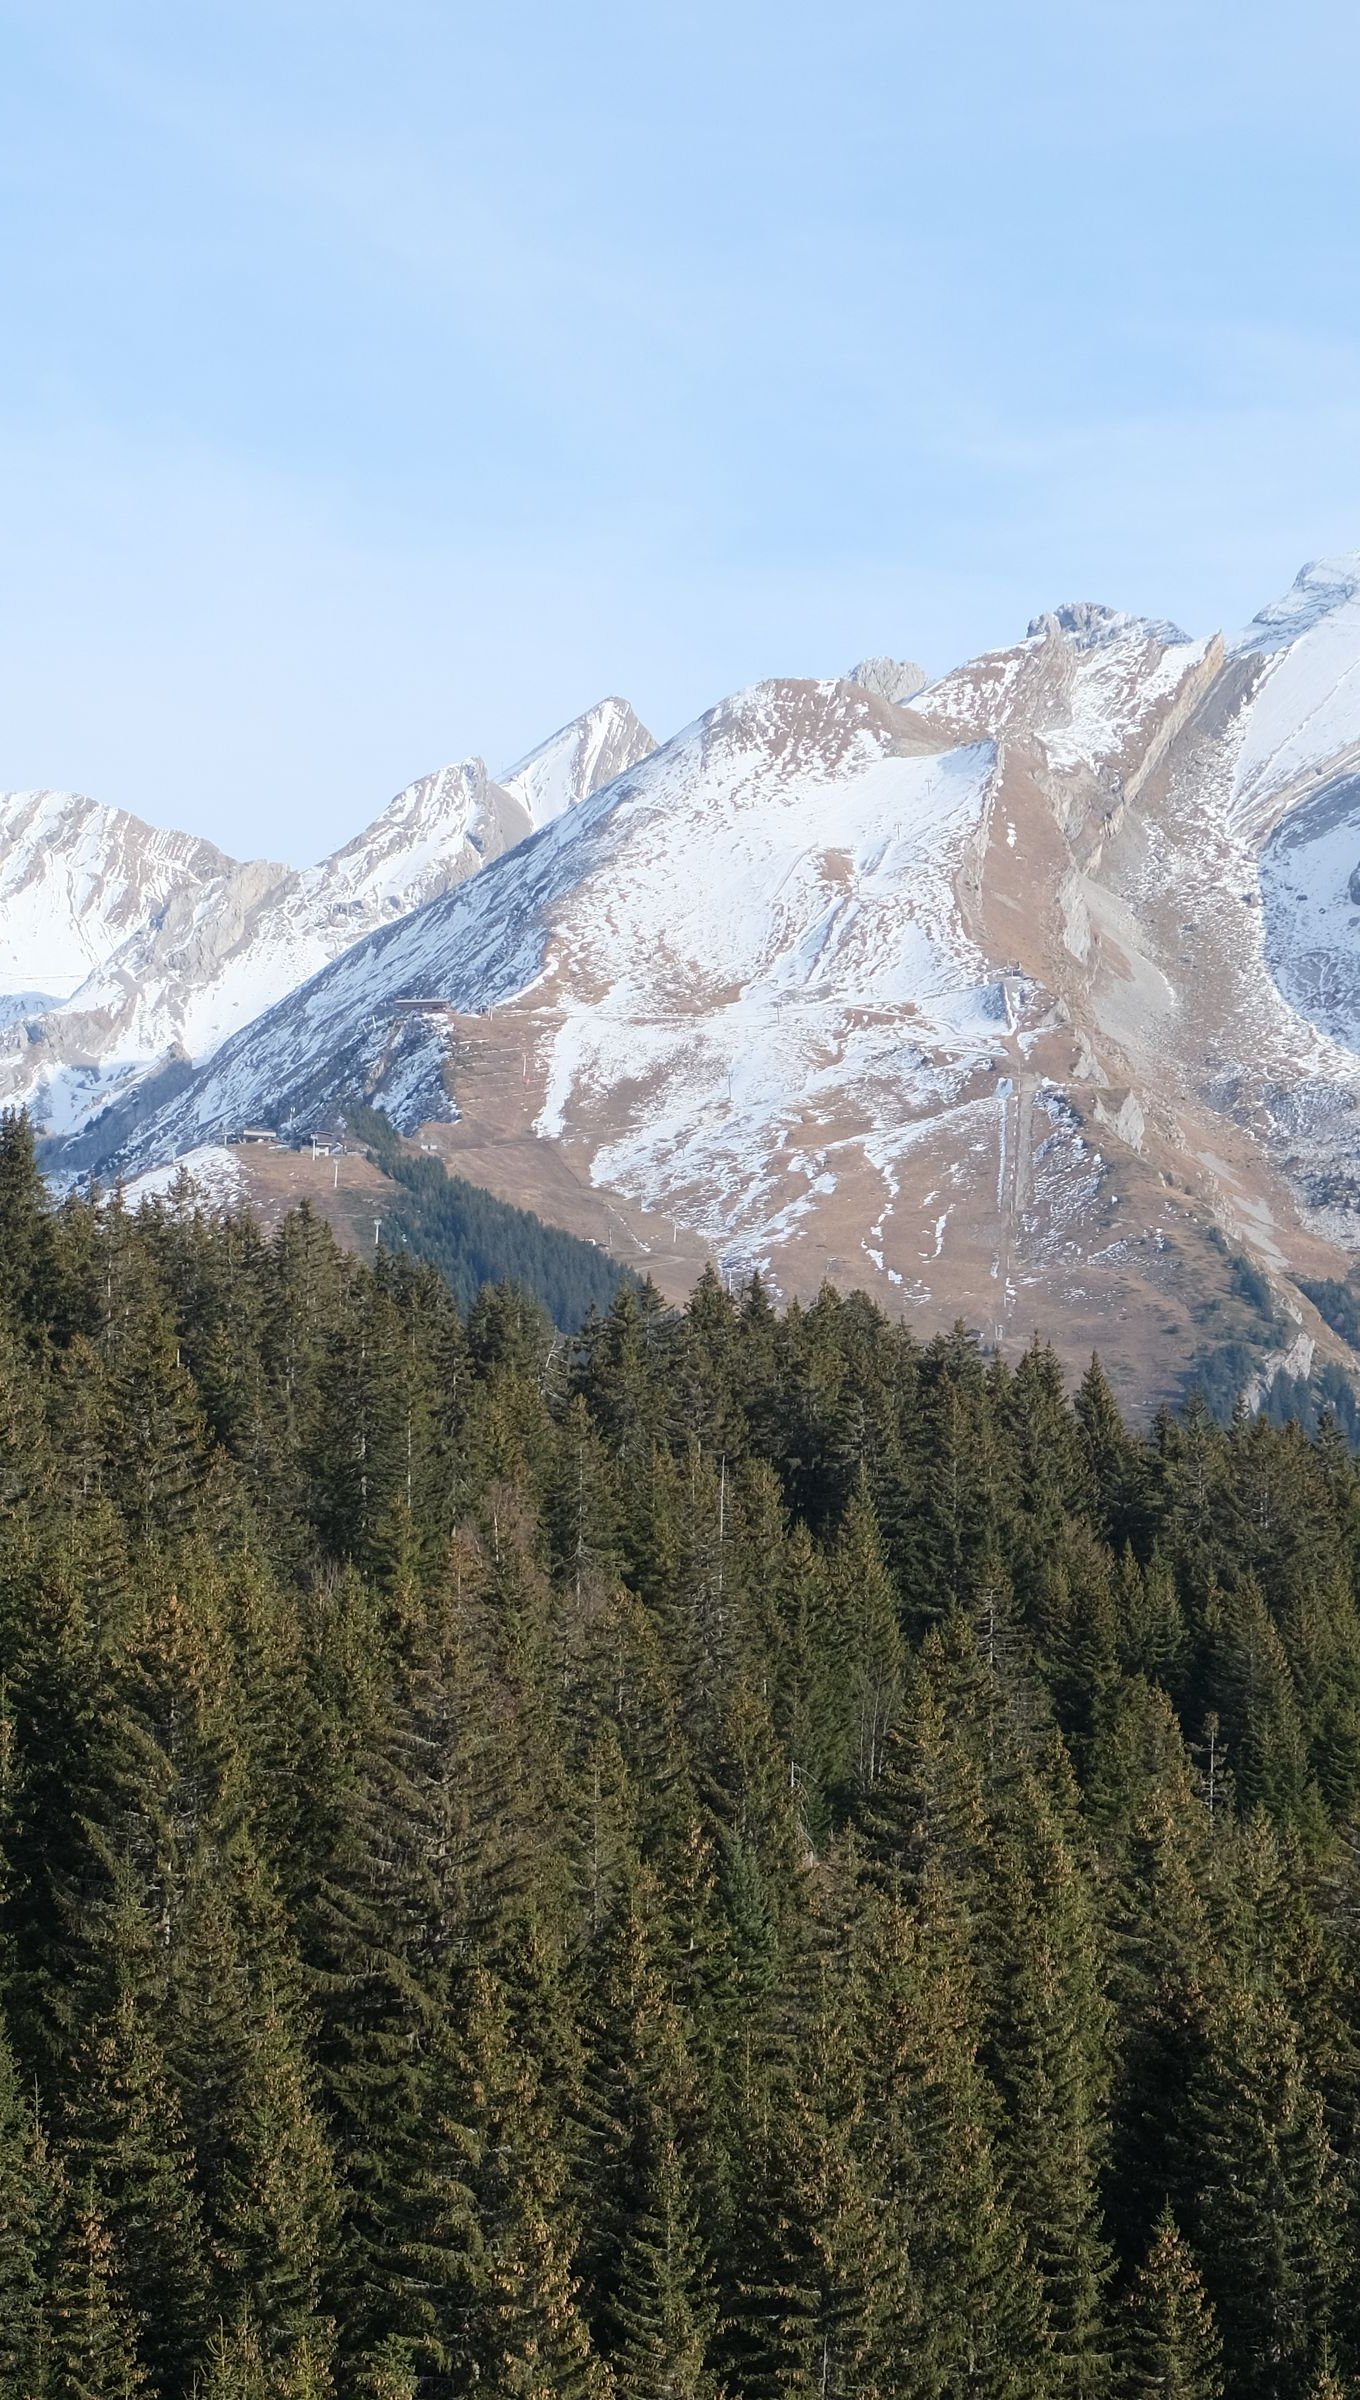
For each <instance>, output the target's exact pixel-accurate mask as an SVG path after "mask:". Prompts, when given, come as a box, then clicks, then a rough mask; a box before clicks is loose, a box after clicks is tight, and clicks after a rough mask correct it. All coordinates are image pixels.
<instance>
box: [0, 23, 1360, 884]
mask: <svg viewBox="0 0 1360 2400" xmlns="http://www.w3.org/2000/svg"><path fill="white" fill-rule="evenodd" d="M1358 71H1360V12H1357V11H1356V10H1354V8H1353V7H1349V6H1344V5H1341V4H1340V0H1325V4H1324V0H1294V4H1293V5H1292V6H1291V7H1289V8H1281V7H1279V6H1278V5H1275V6H1270V7H1266V6H1264V5H1260V4H1259V0H1234V5H1233V6H1232V7H1229V6H1228V5H1227V4H1226V0H1213V4H1212V5H1206V4H1204V0H1201V4H1200V5H1198V6H1196V5H1195V0H1178V5H1176V6H1172V5H1168V4H1164V0H1138V4H1137V5H1126V0H1082V5H1077V4H1076V0H1033V4H1032V5H1029V6H1021V5H1018V4H1016V0H971V4H970V0H954V5H953V6H952V7H951V8H949V9H947V10H946V9H945V8H944V7H942V6H940V5H938V4H937V5H933V6H930V7H924V6H918V5H915V4H914V0H907V4H899V5H897V6H889V5H880V4H879V0H860V4H858V5H856V4H855V0H841V4H840V5H839V6H838V7H837V8H834V9H833V8H832V7H831V6H830V5H816V6H813V5H808V4H807V0H778V5H775V4H774V0H769V4H767V0H723V4H719V0H685V5H683V6H680V5H673V4H672V0H649V5H647V6H645V7H640V6H639V5H638V0H626V4H625V0H576V5H575V6H574V7H572V8H563V7H561V6H560V5H552V6H550V5H548V4H547V0H496V5H495V6H491V7H489V6H479V7H477V8H475V9H474V8H471V7H465V6H462V5H460V4H459V0H382V4H381V5H376V4H372V0H267V4H266V0H118V5H117V7H115V8H110V7H109V5H108V0H0V211H2V212H3V224H4V238H3V242H2V243H0V337H2V338H3V352H0V356H2V357H3V372H2V373H0V435H2V437H3V448H2V451H0V455H2V456H3V480H2V482H0V534H2V536H3V550H4V572H3V576H2V577H0V595H2V596H0V612H2V621H0V662H2V663H0V680H2V689H0V786H11V787H12V786H15V785H23V784H30V783H52V784H61V785H68V786H75V787H76V788H78V789H82V790H86V791H89V792H91V793H93V794H94V795H95V796H96V797H97V798H100V799H103V800H108V801H112V802H117V803H120V804H122V805H124V806H127V807H132V808H136V809H137V810H139V811H140V812H141V813H142V814H144V815H146V816H149V817H150V818H152V819H153V820H154V821H156V822H159V823H176V824H183V825H186V826H190V827H192V828H194V829H195V830H199V831H203V832H206V833H209V834H211V835H213V836H214V838H216V839H217V840H219V841H221V842H222V843H223V844H224V845H226V846H227V847H228V848H231V849H234V850H236V851H238V852H245V851H264V852H267V853H270V854H272V855H275V856H281V857H286V858H292V859H296V860H302V859H304V858H308V857H311V856H314V855H316V854H317V853H319V852H320V851H322V850H324V849H327V848H330V847H331V846H333V844H334V843H335V842H337V841H340V840H343V839H344V838H346V837H347V836H348V835H349V834H350V833H352V832H353V831H354V830H356V828H357V827H358V826H359V825H360V824H361V823H363V822H364V821H365V820H366V819H367V818H368V817H369V816H371V815H373V814H374V813H375V812H376V810H377V809H378V808H379V807H380V806H381V804H382V803H383V801H384V800H385V799H386V798H387V797H388V796H389V795H390V793H391V792H392V791H394V790H395V789H396V788H397V787H398V786H399V785H400V784H402V783H403V782H405V781H406V780H408V779H409V778H410V777H411V776H413V775H415V774H418V773H420V772H422V771H424V770H425V769H427V768H429V767H431V766H433V765H435V764H437V763H439V762H441V761H443V760H445V759H448V758H452V757H458V756H462V755H464V754H466V753H468V752H470V751H474V750H475V751H481V752H482V753H483V754H484V755H485V756H486V757H487V758H488V760H489V762H490V764H491V765H492V767H493V769H494V768H495V767H497V766H504V765H505V764H507V763H508V762H509V761H510V759H511V758H513V757H514V756H515V755H516V754H517V752H519V751H521V750H523V749H525V748H527V747H528V746H529V745H530V744H531V743H533V742H534V741H536V740H538V739H539V738H541V737H542V736H543V735H544V734H546V733H548V732H550V731H551V730H552V729H553V727H554V726H555V725H557V724H558V723H560V722H562V721H563V720H564V719H565V718H566V717H568V716H571V715H572V714H574V713H575V711H576V710H577V709H579V708H581V707H583V706H585V705H586V704H588V703H589V702H590V701H591V700H593V699H595V698H596V697H598V696H599V695H600V694H601V693H603V692H605V691H611V690H617V691H622V692H624V693H625V694H626V695H627V696H628V697H629V698H630V699H632V700H633V702H634V704H635V705H636V706H637V707H638V709H639V710H640V712H641V713H642V715H643V716H644V717H645V718H646V719H647V721H648V723H649V724H651V725H652V727H653V729H654V730H655V731H656V732H657V733H659V734H663V735H664V734H665V733H667V732H669V731H672V730H673V729H674V728H675V727H676V726H677V725H679V724H681V723H683V722H685V721H686V720H687V719H688V718H689V717H691V716H693V715H694V714H696V713H697V712H698V711H699V710H700V709H702V708H704V707H706V706H708V705H709V704H710V703H711V702H712V701H713V700H715V699H717V698H718V697H720V696H721V695H722V694H723V693H724V692H725V691H728V690H730V689H733V688H734V687H736V686H737V685H739V684H742V683H745V682H749V681H751V680H752V679H754V678H755V677H757V676H761V675H766V674H772V673H788V674H824V673H834V672H836V671H837V670H838V669H840V668H842V667H843V666H845V665H848V664H849V663H850V662H851V661H852V660H853V659H854V658H856V657H858V656H860V655H862V654H863V653H864V652H865V651H880V650H882V651H889V652H892V653H894V654H896V655H903V656H913V657H918V658H920V659H921V660H922V661H923V662H924V663H925V664H926V665H928V666H929V667H931V668H933V669H940V668H943V667H945V666H947V665H949V664H950V663H952V662H953V661H954V660H955V659H956V658H958V657H961V656H963V655H965V654H967V653H969V652H972V651H974V650H977V649H979V648H982V647H985V646H988V645H994V644H998V643H1001V642H1004V641H1006V640H1008V639H1011V638H1013V637H1014V636H1015V634H1016V633H1018V632H1021V631H1023V629H1024V625H1025V623H1026V621H1027V619H1028V618H1029V617H1030V616H1031V615H1032V614H1033V613H1034V612H1035V611H1036V610H1038V609H1040V608H1043V607H1048V606H1052V605H1054V604H1055V603H1056V602H1058V601H1060V600H1062V599H1067V598H1072V597H1089V598H1101V599H1107V600H1110V601H1113V602H1115V603H1117V604H1119V605H1121V606H1126V607H1131V608H1139V609H1145V610H1147V611H1149V612H1152V613H1156V614H1159V615H1160V614H1170V615H1173V616H1176V617H1178V618H1180V619H1181V620H1182V621H1183V622H1184V623H1186V624H1187V625H1188V626H1190V627H1191V628H1193V629H1195V630H1205V629H1207V628H1208V627H1210V626H1211V625H1214V624H1218V623H1224V622H1227V623H1234V622H1237V621H1240V620H1241V619H1243V618H1244V617H1246V616H1249V615H1250V614H1252V612H1253V611H1254V610H1255V609H1256V608H1257V607H1258V606H1259V605H1261V603H1262V602H1264V601H1265V600H1267V599H1269V598H1271V597H1273V596H1274V595H1275V593H1276V592H1277V591H1279V590H1280V589H1282V588H1283V587H1284V586H1285V585H1286V584H1287V583H1288V582H1289V581H1290V580H1291V579H1292V576H1293V574H1294V572H1295V570H1296V569H1297V567H1298V566H1299V565H1300V563H1301V562H1302V561H1303V559H1304V558H1305V557H1309V556H1313V555H1317V554H1318V553H1321V552H1326V551H1329V550H1336V549H1343V548H1350V547H1357V546H1360V242H1357V239H1356V235H1357V205H1356V202H1357V189H1356V187H1357V176H1358V174H1360V168H1358V167H1357V148H1356V143H1355V138H1354V130H1353V124H1354V94H1355V90H1356V88H1357V75H1358Z"/></svg>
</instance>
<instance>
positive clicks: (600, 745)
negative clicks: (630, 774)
mask: <svg viewBox="0 0 1360 2400" xmlns="http://www.w3.org/2000/svg"><path fill="white" fill-rule="evenodd" d="M655 748H656V743H655V741H654V740H653V738H652V736H651V734H650V733H649V732H648V731H647V728H646V726H645V725H644V724H643V722H642V720H641V718H640V717H639V716H637V715H636V713H635V712H634V710H633V709H632V708H630V707H629V705H628V702H627V701H626V700H620V699H619V698H618V697H617V696H611V697H610V698H609V699H607V700H598V701H597V702H596V704H595V706H594V708H588V709H587V710H586V711H585V713H584V715H582V716H579V717H573V718H572V721H571V723H570V724H569V725H563V726H562V727H561V728H560V730H559V731H558V732H557V733H554V734H550V735H549V737H548V739H547V741H546V742H540V743H539V745H538V748H537V749H536V750H531V751H530V752H529V754H528V756H527V758H521V759H519V760H517V762H516V764H515V765H514V766H513V767H510V768H508V769H507V771H506V772H505V774H504V775H502V777H501V784H502V787H503V789H504V790H505V791H507V792H509V793H510V794H511V795H512V796H513V797H514V798H515V799H517V800H519V801H520V802H521V803H522V805H523V806H524V808H525V809H526V810H527V812H528V817H529V822H530V824H531V825H533V826H535V827H537V826H539V825H550V824H551V823H552V821H553V819H554V817H560V816H561V814H562V812H563V810H564V809H567V808H576V807H577V806H579V804H580V802H581V801H582V800H587V799H589V797H590V795H591V793H592V792H597V791H599V790H600V788H601V786H602V785H603V784H606V783H612V782H613V780H614V778H615V776H616V775H624V774H626V773H627V771H628V769H629V768H630V767H634V766H636V765H637V763H638V760H639V759H642V758H646V757H647V755H648V753H649V751H652V750H654V749H655Z"/></svg>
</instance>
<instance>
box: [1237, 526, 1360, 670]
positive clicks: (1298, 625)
mask: <svg viewBox="0 0 1360 2400" xmlns="http://www.w3.org/2000/svg"><path fill="white" fill-rule="evenodd" d="M1357 598H1360V550H1348V551H1342V552H1340V553H1339V554H1338V555H1337V556H1336V557H1335V558H1315V559H1310V560H1309V562H1308V564H1307V566H1304V567H1300V569H1299V571H1298V574H1297V575H1296V576H1295V578H1294V581H1293V582H1292V584H1291V585H1290V587H1289V589H1288V591H1287V592H1285V593H1283V594H1282V595H1281V597H1280V598H1279V599H1278V600H1272V601H1271V602H1270V603H1269V605H1268V606H1267V607H1265V608H1263V609H1261V610H1260V611H1259V612H1258V613H1257V615H1256V616H1254V617H1253V618H1252V620H1251V623H1250V625H1247V626H1245V627H1244V628H1243V630H1242V632H1241V633H1239V634H1237V635H1235V636H1234V637H1233V639H1232V640H1231V641H1230V642H1229V643H1228V653H1229V656H1238V655H1241V654H1242V653H1244V652H1247V653H1251V654H1259V655H1261V656H1268V655H1269V654H1270V653H1271V652H1272V651H1276V650H1282V649H1285V648H1287V647H1288V645H1289V644H1290V643H1292V642H1296V641H1298V640H1299V638H1300V636H1301V635H1303V634H1306V633H1310V632H1311V631H1312V630H1313V628H1314V627H1315V626H1317V625H1320V624H1321V623H1322V621H1323V619H1324V618H1327V617H1330V616H1333V615H1335V614H1337V612H1338V611H1346V610H1349V608H1350V606H1351V604H1352V603H1353V602H1354V601H1355V600H1356V599H1357Z"/></svg>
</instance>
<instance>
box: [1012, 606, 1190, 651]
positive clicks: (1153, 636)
mask: <svg viewBox="0 0 1360 2400" xmlns="http://www.w3.org/2000/svg"><path fill="white" fill-rule="evenodd" d="M1055 633H1062V634H1066V635H1067V637H1068V639H1069V640H1070V641H1071V642H1072V643H1074V644H1075V646H1076V648H1077V649H1078V650H1103V649H1106V648H1108V646H1109V645H1110V643H1112V642H1117V641H1120V640H1121V639H1122V638H1123V637H1124V635H1125V634H1129V633H1133V634H1137V635H1140V636H1141V637H1142V638H1143V639H1144V640H1146V641H1153V642H1161V643H1162V644H1163V645H1164V646H1165V647H1166V648H1167V649H1171V648H1173V647H1176V646H1178V645H1179V644H1181V643H1183V642H1188V641H1190V640H1191V638H1192V637H1191V635H1190V634H1188V633H1186V632H1184V631H1183V629H1182V628H1181V627H1180V626H1179V625H1174V624H1173V623H1172V622H1171V619H1170V618H1169V617H1138V616H1131V615H1130V614H1129V613H1128V612H1127V611H1126V610H1124V609H1122V608H1109V607H1107V605H1106V603H1105V602H1104V601H1103V600H1065V601H1064V602H1063V603H1062V605H1061V607H1059V608H1051V609H1046V610H1045V611H1044V613H1043V615H1042V616H1038V617H1031V619H1030V621H1029V626H1028V630H1027V639H1028V640H1030V641H1036V640H1041V639H1042V638H1043V637H1044V636H1045V635H1048V636H1051V635H1053V634H1055Z"/></svg>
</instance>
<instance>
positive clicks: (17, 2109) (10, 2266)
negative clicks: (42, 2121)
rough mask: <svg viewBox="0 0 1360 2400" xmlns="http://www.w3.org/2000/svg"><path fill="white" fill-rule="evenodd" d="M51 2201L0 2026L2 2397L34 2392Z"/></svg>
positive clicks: (28, 2107)
mask: <svg viewBox="0 0 1360 2400" xmlns="http://www.w3.org/2000/svg"><path fill="white" fill-rule="evenodd" d="M52 2197H53V2195H52V2170H51V2165H50V2162H49V2159H48V2155H47V2146H46V2143H45V2141H44V2139H43V2134H42V2129H41V2127H40V2125H39V2123H38V2119H37V2112H36V2109H35V2107H34V2105H33V2101H32V2099H31V2097H29V2096H28V2095H27V2094H26V2093H25V2092H24V2089H23V2086H22V2084H21V2082H20V2078H19V2072H18V2069H17V2067H16V2065H15V2061H14V2054H13V2052H12V2050H11V2049H10V2046H9V2043H8V2041H7V2039H6V2038H5V2035H4V2032H3V2030H2V2029H0V2400H29V2395H30V2394H31V2393H32V2392H33V2390H34V2389H35V2387H36V2382H37V2375H38V2356H39V2350H38V2337H39V2322H40V2311H41V2303H42V2298H43V2285H44V2275H43V2268H44V2262H45V2258H46V2252H47V2246H48V2240H49V2237H50V2232H51V2227H50V2222H49V2220H50V2216H51V2206H52Z"/></svg>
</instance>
